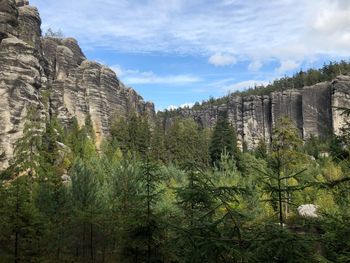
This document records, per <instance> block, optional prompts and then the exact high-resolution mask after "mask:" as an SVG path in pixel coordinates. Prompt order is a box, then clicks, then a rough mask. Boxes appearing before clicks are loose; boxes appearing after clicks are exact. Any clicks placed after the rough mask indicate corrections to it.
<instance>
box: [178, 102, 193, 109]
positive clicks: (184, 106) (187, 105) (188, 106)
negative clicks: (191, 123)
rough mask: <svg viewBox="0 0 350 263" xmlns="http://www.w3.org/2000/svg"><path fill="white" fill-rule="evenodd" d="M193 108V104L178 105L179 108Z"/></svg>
mask: <svg viewBox="0 0 350 263" xmlns="http://www.w3.org/2000/svg"><path fill="white" fill-rule="evenodd" d="M193 106H194V103H193V102H191V103H184V104H181V105H180V108H192V107H193Z"/></svg>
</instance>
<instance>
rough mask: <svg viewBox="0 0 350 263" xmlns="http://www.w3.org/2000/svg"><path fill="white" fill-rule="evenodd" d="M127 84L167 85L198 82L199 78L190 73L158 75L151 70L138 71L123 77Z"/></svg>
mask: <svg viewBox="0 0 350 263" xmlns="http://www.w3.org/2000/svg"><path fill="white" fill-rule="evenodd" d="M124 81H125V82H126V83H127V84H130V85H132V84H169V85H183V84H190V83H196V82H200V81H201V79H200V78H198V77H195V76H191V75H166V76H159V75H156V74H155V73H153V72H151V71H150V72H140V73H139V74H136V75H133V76H127V77H125V78H124Z"/></svg>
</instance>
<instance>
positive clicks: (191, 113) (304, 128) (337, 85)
mask: <svg viewBox="0 0 350 263" xmlns="http://www.w3.org/2000/svg"><path fill="white" fill-rule="evenodd" d="M338 108H350V76H338V77H337V78H336V79H335V80H334V81H333V82H332V83H328V82H324V83H318V84H316V85H314V86H310V87H304V88H303V89H302V90H285V91H283V92H272V93H270V94H269V95H265V96H238V95H232V96H230V97H229V98H228V102H227V104H224V105H221V106H219V107H218V106H210V105H205V106H204V107H203V108H202V109H198V107H197V108H196V110H191V109H186V110H183V109H181V110H180V111H179V115H180V116H181V117H183V118H193V119H194V120H196V121H198V122H199V123H200V124H201V125H202V126H203V127H213V126H214V125H215V122H216V120H217V117H218V112H219V111H220V109H221V110H226V111H227V113H228V117H229V120H230V122H231V123H232V124H233V126H234V127H235V128H236V132H237V140H238V144H239V146H240V147H241V148H242V147H243V145H245V146H246V147H247V148H248V149H254V148H255V147H256V146H257V145H258V143H259V142H260V141H265V142H266V143H269V142H270V141H271V137H272V132H273V129H274V128H275V127H276V125H277V123H278V120H279V119H280V118H282V117H288V118H290V119H291V120H292V121H293V122H294V124H295V125H296V127H297V128H298V130H299V131H300V135H301V136H302V137H303V138H304V139H305V140H306V139H308V138H310V137H311V136H312V135H313V136H316V137H320V138H324V137H327V136H329V135H330V134H332V133H335V134H340V132H341V128H342V127H344V125H345V124H346V122H347V121H350V118H349V117H346V116H344V115H343V114H342V111H339V109H338ZM164 122H165V123H167V126H168V127H169V125H170V123H171V118H170V119H167V118H166V119H165V120H164Z"/></svg>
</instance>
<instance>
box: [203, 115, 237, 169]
mask: <svg viewBox="0 0 350 263" xmlns="http://www.w3.org/2000/svg"><path fill="white" fill-rule="evenodd" d="M224 151H226V152H227V153H228V154H229V155H230V156H231V157H232V158H236V159H238V154H239V153H238V149H237V138H236V133H235V130H234V128H233V127H232V125H231V124H230V123H229V121H228V117H227V112H224V113H221V114H220V115H219V117H218V120H217V122H216V125H215V127H214V131H213V135H212V138H211V141H210V148H209V152H210V160H211V163H212V164H213V165H216V164H218V162H219V160H220V158H221V154H222V153H223V152H224Z"/></svg>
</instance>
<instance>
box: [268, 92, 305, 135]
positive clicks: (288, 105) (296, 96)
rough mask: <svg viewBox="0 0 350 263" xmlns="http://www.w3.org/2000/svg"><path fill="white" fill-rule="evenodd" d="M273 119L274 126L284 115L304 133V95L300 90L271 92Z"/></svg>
mask: <svg viewBox="0 0 350 263" xmlns="http://www.w3.org/2000/svg"><path fill="white" fill-rule="evenodd" d="M270 96H271V114H272V116H271V120H272V127H273V128H274V127H276V125H277V124H278V120H279V119H280V118H282V117H288V118H290V119H291V120H292V121H293V122H294V124H295V125H296V127H297V128H298V129H299V131H300V133H301V134H302V131H303V118H302V116H303V113H302V95H301V94H300V91H296V90H286V91H283V92H272V93H271V95H270Z"/></svg>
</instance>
